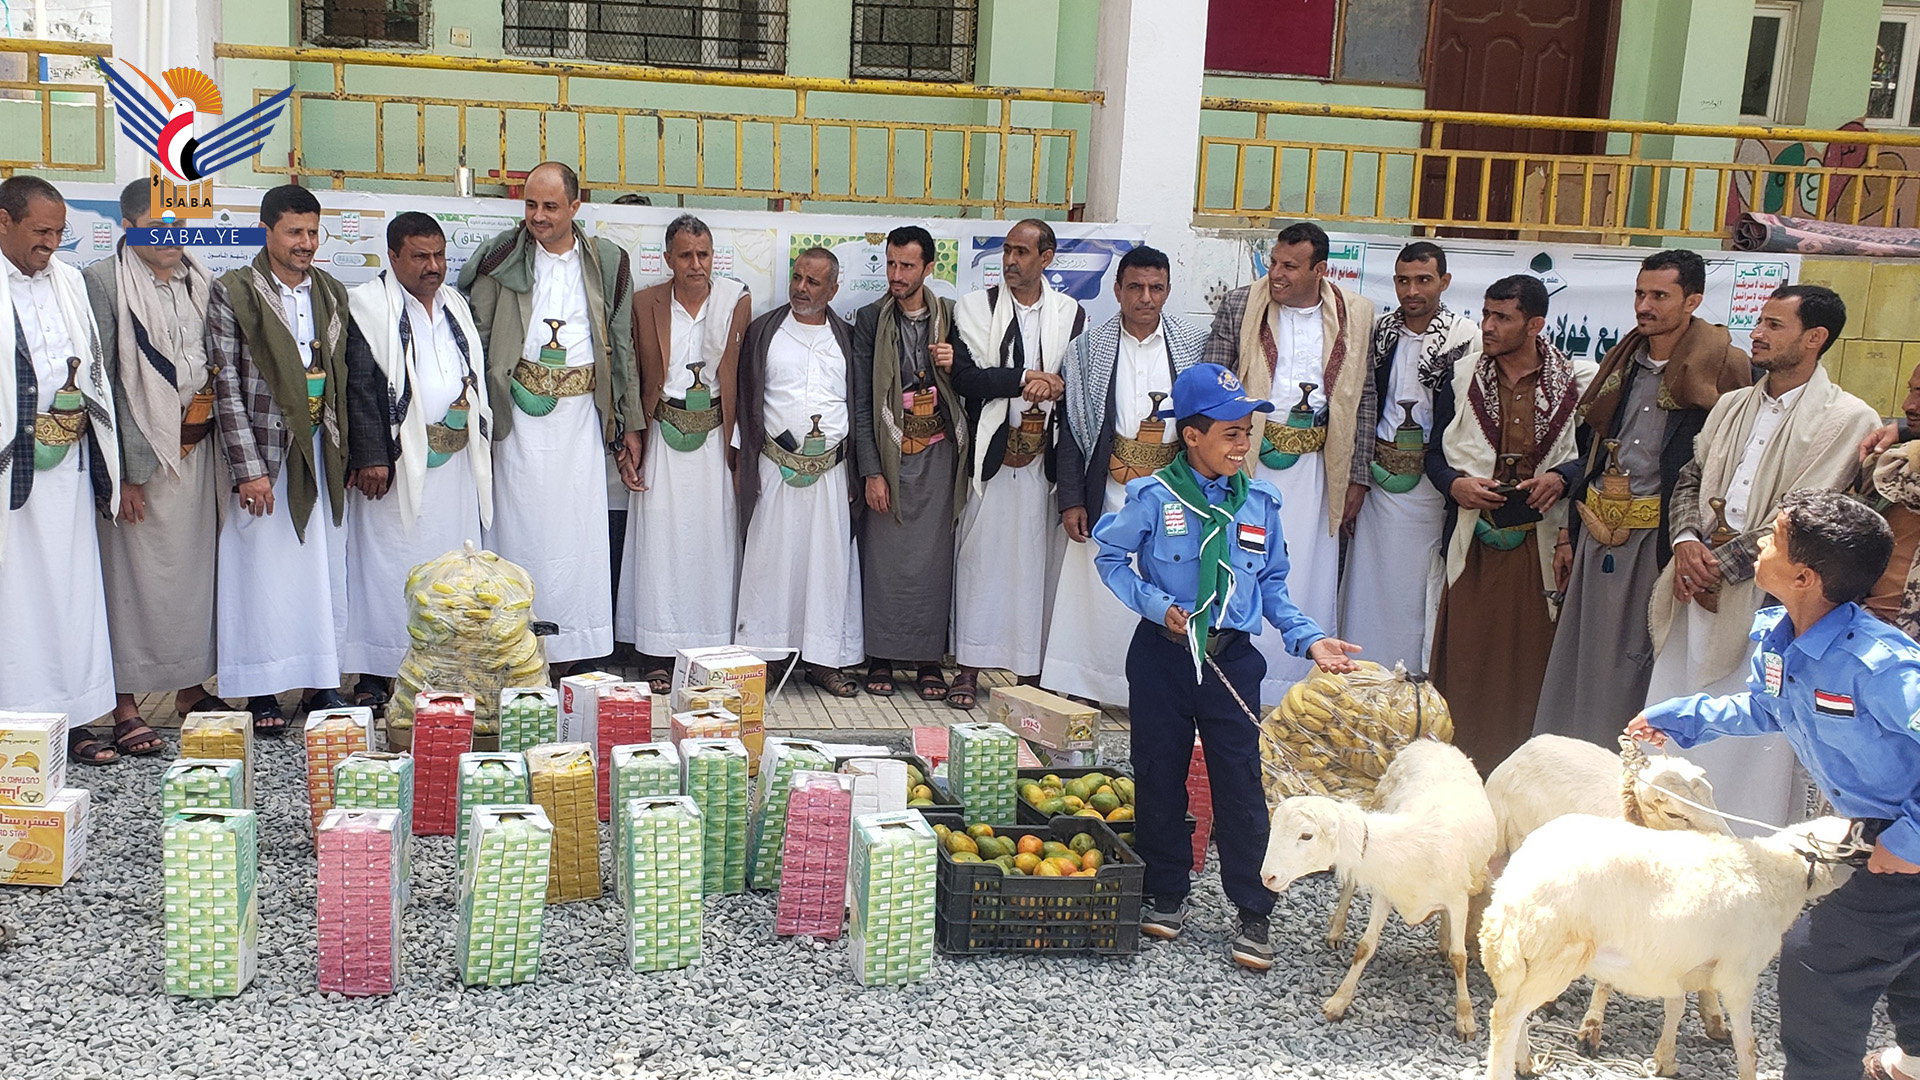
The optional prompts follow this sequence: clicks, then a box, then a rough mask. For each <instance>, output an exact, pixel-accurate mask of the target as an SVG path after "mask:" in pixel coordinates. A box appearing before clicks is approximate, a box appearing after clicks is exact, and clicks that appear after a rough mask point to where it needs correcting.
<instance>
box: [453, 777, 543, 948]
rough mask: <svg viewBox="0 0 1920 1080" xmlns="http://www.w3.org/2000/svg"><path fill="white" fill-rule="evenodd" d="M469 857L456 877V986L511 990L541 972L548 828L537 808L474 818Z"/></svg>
mask: <svg viewBox="0 0 1920 1080" xmlns="http://www.w3.org/2000/svg"><path fill="white" fill-rule="evenodd" d="M472 843H473V857H472V858H471V859H469V860H468V861H467V865H466V867H465V868H464V870H463V872H462V874H461V877H460V926H459V929H458V930H457V931H456V936H457V938H458V941H459V955H458V957H457V960H456V966H458V967H459V969H460V980H461V982H463V983H465V984H466V985H468V986H509V985H512V984H513V983H521V982H527V981H529V980H531V979H532V978H533V977H534V976H535V975H537V974H538V973H539V971H540V937H541V928H542V926H543V924H544V922H545V919H546V912H547V868H548V866H549V865H550V862H551V859H552V857H553V826H552V825H550V824H549V823H548V822H547V815H546V814H545V812H543V811H542V810H541V809H540V808H539V807H538V806H531V805H522V806H482V807H480V808H479V809H477V810H475V811H474V821H473V840H472Z"/></svg>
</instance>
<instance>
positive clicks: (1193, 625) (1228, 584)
mask: <svg viewBox="0 0 1920 1080" xmlns="http://www.w3.org/2000/svg"><path fill="white" fill-rule="evenodd" d="M1153 476H1154V479H1156V480H1158V481H1160V482H1161V483H1162V484H1165V485H1166V486H1167V490H1168V491H1171V492H1173V497H1174V498H1176V499H1179V500H1180V502H1181V504H1182V505H1184V506H1185V507H1186V508H1187V510H1188V511H1189V512H1191V513H1193V514H1195V515H1196V516H1198V517H1199V519H1200V521H1201V522H1202V523H1204V524H1205V526H1206V527H1205V528H1204V529H1203V530H1202V531H1201V533H1200V592H1199V595H1198V596H1196V597H1194V601H1193V608H1192V611H1193V614H1192V616H1191V617H1190V618H1188V619H1187V648H1188V649H1190V650H1192V652H1193V677H1194V681H1195V682H1198V681H1199V680H1200V665H1201V663H1202V661H1203V660H1205V658H1206V655H1207V630H1208V629H1209V628H1210V627H1211V626H1212V624H1213V609H1214V606H1215V605H1216V604H1218V605H1219V607H1220V612H1221V614H1223V615H1224V614H1225V613H1226V610H1227V601H1228V600H1230V599H1231V598H1232V597H1233V560H1232V558H1231V557H1230V556H1231V553H1232V551H1233V519H1234V515H1236V514H1238V513H1239V512H1240V508H1241V507H1242V506H1244V505H1246V502H1247V474H1246V473H1244V472H1240V471H1235V472H1234V473H1232V474H1231V475H1229V476H1228V477H1227V501H1226V503H1225V504H1224V505H1221V504H1215V503H1211V502H1208V501H1207V496H1206V494H1205V493H1204V492H1203V491H1202V490H1201V488H1200V477H1199V474H1197V473H1195V472H1194V471H1193V466H1192V465H1190V464H1188V463H1187V452H1186V451H1185V450H1182V451H1180V452H1179V453H1177V454H1175V455H1174V456H1173V460H1172V461H1170V462H1168V463H1167V465H1166V467H1165V468H1163V469H1161V470H1160V471H1159V472H1157V473H1154V474H1153Z"/></svg>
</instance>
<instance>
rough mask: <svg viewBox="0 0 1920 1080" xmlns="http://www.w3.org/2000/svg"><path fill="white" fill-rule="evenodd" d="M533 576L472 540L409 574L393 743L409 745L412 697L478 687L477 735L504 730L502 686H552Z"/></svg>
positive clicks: (390, 733)
mask: <svg viewBox="0 0 1920 1080" xmlns="http://www.w3.org/2000/svg"><path fill="white" fill-rule="evenodd" d="M532 621H533V579H532V578H531V577H529V576H528V575H527V572H526V571H525V570H522V569H521V568H520V567H518V566H516V565H514V564H513V563H510V562H508V561H507V560H505V559H503V558H501V557H500V556H498V555H495V554H494V553H493V552H491V551H477V550H475V549H474V546H473V544H472V543H468V544H466V545H465V546H464V547H463V548H462V549H461V550H459V551H449V552H447V553H446V554H445V555H442V556H440V557H439V558H437V559H434V560H432V561H430V562H424V563H421V564H420V565H419V566H416V567H414V568H413V572H412V573H410V574H408V575H407V633H408V634H410V635H412V637H413V644H412V646H411V647H409V648H408V649H407V655H406V657H405V659H403V660H401V661H400V677H399V678H398V679H396V680H395V681H394V687H393V701H392V703H391V704H390V705H389V706H388V707H387V739H388V741H389V743H391V744H393V745H396V746H399V745H411V743H412V738H413V696H414V695H415V694H417V693H419V692H421V691H423V690H432V691H435V692H437V693H445V694H472V695H473V700H474V706H475V714H474V723H473V730H474V734H476V735H497V734H499V731H500V710H499V706H500V690H501V688H502V687H507V686H545V685H547V650H546V647H545V646H544V645H543V644H541V641H540V639H539V638H538V637H536V636H534V633H533V627H532Z"/></svg>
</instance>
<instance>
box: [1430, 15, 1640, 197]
mask: <svg viewBox="0 0 1920 1080" xmlns="http://www.w3.org/2000/svg"><path fill="white" fill-rule="evenodd" d="M1619 7H1620V0H1436V2H1435V4H1434V13H1433V22H1432V26H1431V29H1430V32H1429V35H1428V39H1427V107H1428V108H1430V109H1459V110H1464V111H1467V112H1491V113H1508V114H1517V115H1528V116H1590V117H1604V116H1606V115H1607V114H1608V109H1609V106H1610V104H1611V101H1610V99H1611V97H1612V92H1613V61H1614V44H1615V38H1616V36H1617V33H1618V30H1619ZM1442 145H1444V146H1450V147H1459V148H1462V149H1468V150H1489V151H1502V152H1521V153H1535V154H1588V153H1594V152H1596V148H1597V147H1600V146H1601V145H1603V143H1602V137H1601V136H1598V135H1595V134H1592V133H1571V132H1557V131H1547V130H1529V129H1523V128H1495V127H1485V126H1462V125H1455V124H1449V125H1447V128H1446V132H1445V137H1444V139H1443V140H1442ZM1483 169H1484V170H1485V171H1486V175H1487V188H1488V192H1487V194H1488V198H1487V211H1486V216H1485V217H1484V218H1482V217H1481V215H1480V212H1479V204H1480V187H1481V177H1482V170H1483ZM1523 179H1524V177H1523V176H1522V168H1521V166H1520V165H1519V164H1518V163H1514V162H1506V161H1478V160H1474V159H1470V158H1469V159H1463V160H1461V162H1460V164H1459V167H1458V174H1457V176H1456V179H1455V187H1454V200H1453V210H1454V216H1455V217H1456V218H1466V219H1470V220H1487V221H1496V222H1498V221H1512V220H1514V217H1513V212H1514V200H1515V196H1516V191H1517V190H1518V188H1519V187H1520V184H1521V183H1522V181H1523ZM1421 181H1422V182H1421V208H1422V212H1423V213H1426V214H1429V215H1433V214H1437V213H1438V212H1439V211H1440V209H1441V208H1442V207H1443V206H1444V205H1445V202H1446V163H1445V162H1443V161H1442V162H1433V163H1430V164H1429V166H1428V168H1427V170H1426V172H1425V174H1424V175H1423V176H1422V178H1421Z"/></svg>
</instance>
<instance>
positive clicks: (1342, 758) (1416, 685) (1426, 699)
mask: <svg viewBox="0 0 1920 1080" xmlns="http://www.w3.org/2000/svg"><path fill="white" fill-rule="evenodd" d="M1358 663H1359V670H1357V671H1355V672H1353V673H1352V674H1349V675H1329V674H1327V673H1326V672H1323V671H1320V670H1318V669H1315V670H1314V672H1313V673H1312V674H1310V675H1308V676H1307V677H1306V678H1304V679H1302V680H1300V681H1299V682H1297V683H1295V684H1293V687H1292V688H1291V689H1289V690H1288V691H1287V694H1286V697H1284V698H1282V699H1281V701H1280V704H1279V705H1277V706H1275V707H1274V708H1273V709H1271V710H1269V711H1268V713H1267V718H1266V721H1265V722H1264V723H1262V724H1261V725H1260V765H1261V769H1260V779H1261V782H1262V784H1263V786H1264V787H1265V789H1266V795H1267V805H1268V806H1269V807H1272V806H1277V805H1279V803H1280V800H1282V799H1285V798H1288V797H1290V796H1294V795H1331V796H1334V797H1335V798H1346V799H1355V800H1358V801H1362V802H1365V801H1366V800H1368V799H1370V798H1371V797H1372V795H1373V787H1374V784H1375V783H1377V782H1378V781H1379V779H1380V775H1381V774H1382V773H1384V772H1386V771H1387V765H1388V764H1389V763H1390V762H1392V761H1393V756H1394V755H1395V754H1397V753H1399V752H1400V749H1401V747H1404V746H1406V745H1407V744H1408V743H1410V742H1412V741H1413V740H1415V739H1418V738H1423V737H1431V738H1435V739H1439V740H1440V741H1442V742H1451V741H1452V739H1453V717H1452V715H1451V714H1449V713H1448V712H1447V703H1446V700H1445V699H1444V698H1442V697H1441V696H1440V691H1438V690H1436V689H1434V687H1433V684H1432V683H1430V682H1428V681H1426V680H1425V679H1424V678H1417V677H1412V676H1409V675H1408V674H1407V672H1406V669H1404V668H1402V667H1401V666H1400V665H1398V664H1395V665H1394V667H1393V669H1392V670H1391V671H1389V670H1388V669H1386V668H1383V667H1381V666H1380V665H1379V664H1376V663H1373V662H1371V661H1367V660H1361V661H1358Z"/></svg>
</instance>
